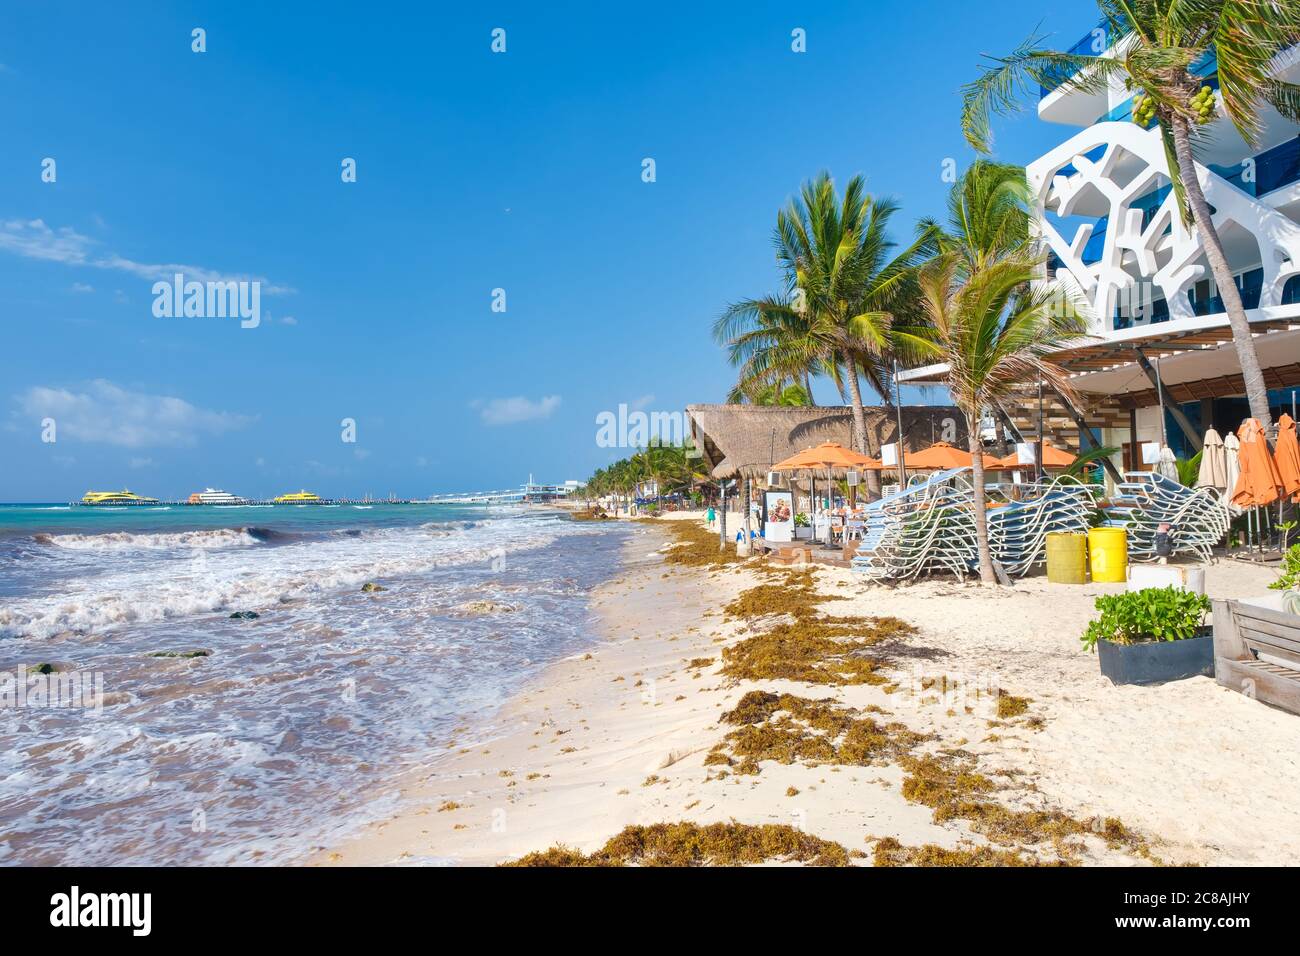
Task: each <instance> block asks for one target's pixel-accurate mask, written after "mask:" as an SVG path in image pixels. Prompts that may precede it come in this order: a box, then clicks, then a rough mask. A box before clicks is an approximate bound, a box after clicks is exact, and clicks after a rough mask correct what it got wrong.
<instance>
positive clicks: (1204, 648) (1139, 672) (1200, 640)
mask: <svg viewBox="0 0 1300 956" xmlns="http://www.w3.org/2000/svg"><path fill="white" fill-rule="evenodd" d="M1097 657H1098V658H1099V660H1100V662H1101V673H1102V676H1104V677H1108V678H1110V681H1111V683H1112V684H1163V683H1164V682H1165V681H1171V680H1183V679H1184V678H1186V677H1196V676H1198V675H1204V676H1205V677H1213V676H1214V637H1213V635H1211V634H1209V633H1207V634H1205V635H1204V636H1203V637H1192V638H1188V639H1187V640H1185V641H1148V642H1146V643H1143V644H1113V643H1111V642H1110V641H1098V642H1097Z"/></svg>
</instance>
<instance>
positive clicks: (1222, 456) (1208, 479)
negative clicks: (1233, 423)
mask: <svg viewBox="0 0 1300 956" xmlns="http://www.w3.org/2000/svg"><path fill="white" fill-rule="evenodd" d="M1196 487H1197V488H1218V489H1219V490H1220V491H1226V490H1227V489H1228V454H1227V452H1226V451H1225V450H1224V447H1223V439H1222V438H1220V437H1219V433H1218V432H1216V431H1215V430H1214V429H1213V428H1211V429H1210V430H1209V431H1207V432H1206V433H1205V444H1204V447H1203V449H1202V451H1201V470H1200V472H1199V473H1198V474H1197V476H1196Z"/></svg>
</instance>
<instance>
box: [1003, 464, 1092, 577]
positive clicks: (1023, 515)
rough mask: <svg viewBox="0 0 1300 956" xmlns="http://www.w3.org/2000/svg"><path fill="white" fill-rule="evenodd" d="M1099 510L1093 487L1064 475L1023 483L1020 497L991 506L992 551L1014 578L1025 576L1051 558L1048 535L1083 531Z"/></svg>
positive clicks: (1020, 488) (1020, 487)
mask: <svg viewBox="0 0 1300 956" xmlns="http://www.w3.org/2000/svg"><path fill="white" fill-rule="evenodd" d="M1096 510H1097V502H1096V499H1095V498H1094V497H1093V486H1090V485H1086V484H1084V483H1083V482H1080V481H1078V480H1076V479H1074V478H1068V477H1066V476H1064V475H1062V476H1060V477H1058V478H1054V479H1053V480H1051V481H1046V482H1039V483H1035V484H1029V485H1020V486H1019V497H1018V498H1017V499H1015V500H1010V501H1008V502H1007V503H1006V504H1004V505H1002V506H1001V507H996V508H990V509H989V512H988V521H989V550H990V551H991V552H992V554H993V560H994V561H997V562H998V563H999V564H1001V565H1002V567H1003V569H1004V570H1005V571H1006V572H1007V574H1010V575H1012V576H1014V577H1023V576H1024V575H1026V574H1028V573H1029V572H1030V570H1032V569H1033V568H1034V567H1036V566H1038V565H1040V564H1043V563H1045V562H1046V560H1047V536H1048V534H1050V533H1052V532H1054V531H1061V532H1067V533H1075V534H1081V533H1083V532H1086V531H1087V530H1088V524H1089V519H1090V517H1091V516H1092V514H1093V512H1095V511H1096Z"/></svg>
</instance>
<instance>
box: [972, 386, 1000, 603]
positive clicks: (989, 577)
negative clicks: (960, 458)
mask: <svg viewBox="0 0 1300 956" xmlns="http://www.w3.org/2000/svg"><path fill="white" fill-rule="evenodd" d="M966 429H967V431H968V432H969V433H970V440H969V442H968V445H969V446H970V454H971V459H972V460H971V483H972V484H974V486H975V489H974V490H975V547H976V549H977V551H978V552H979V566H980V583H982V584H986V585H996V584H997V583H998V579H997V575H995V574H994V573H993V557H992V555H991V554H990V553H989V521H988V513H987V510H986V509H985V506H984V447H983V444H982V443H981V442H980V423H979V413H978V412H976V413H975V414H974V415H970V414H967V416H966Z"/></svg>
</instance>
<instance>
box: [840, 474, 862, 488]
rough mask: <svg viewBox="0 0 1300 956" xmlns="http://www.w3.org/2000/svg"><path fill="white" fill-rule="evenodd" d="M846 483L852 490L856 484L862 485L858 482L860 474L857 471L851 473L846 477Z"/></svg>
mask: <svg viewBox="0 0 1300 956" xmlns="http://www.w3.org/2000/svg"><path fill="white" fill-rule="evenodd" d="M844 483H845V484H846V485H848V486H849V487H850V488H852V487H853V486H854V485H856V484H860V482H859V481H858V473H857V472H856V471H850V472H849V473H848V474H847V475H845V476H844Z"/></svg>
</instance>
